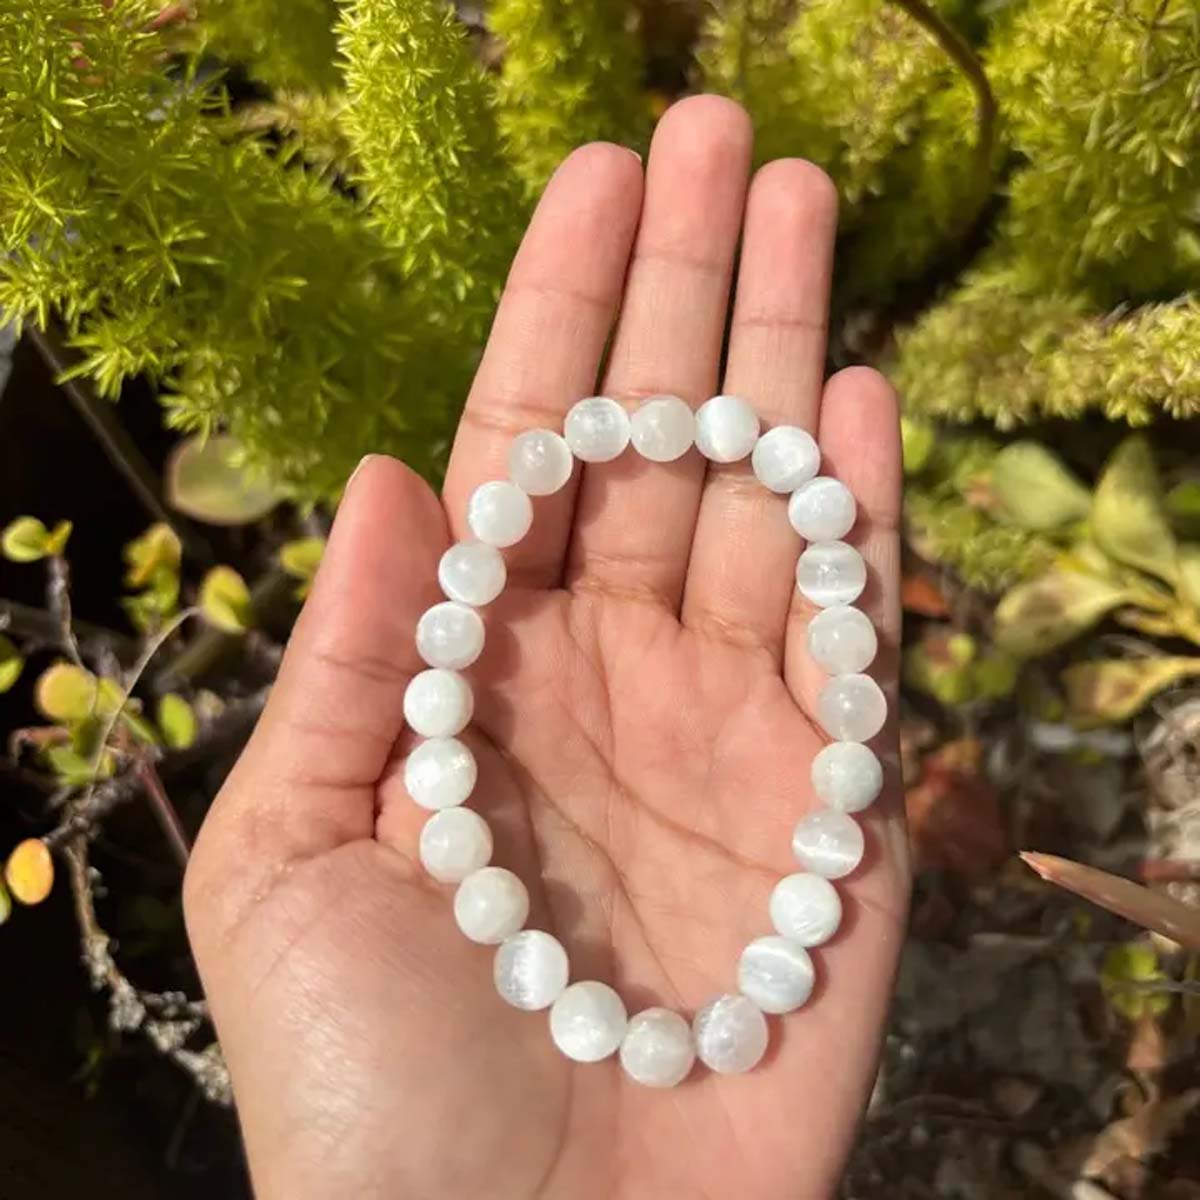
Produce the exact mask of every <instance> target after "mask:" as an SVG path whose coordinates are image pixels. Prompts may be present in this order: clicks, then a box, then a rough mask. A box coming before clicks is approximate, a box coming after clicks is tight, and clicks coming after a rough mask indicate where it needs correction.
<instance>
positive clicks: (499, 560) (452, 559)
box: [438, 542, 508, 608]
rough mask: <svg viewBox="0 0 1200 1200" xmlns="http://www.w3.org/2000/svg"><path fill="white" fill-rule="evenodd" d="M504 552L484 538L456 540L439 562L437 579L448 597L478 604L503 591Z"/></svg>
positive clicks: (487, 602)
mask: <svg viewBox="0 0 1200 1200" xmlns="http://www.w3.org/2000/svg"><path fill="white" fill-rule="evenodd" d="M507 578H508V570H507V568H506V567H505V565H504V555H502V554H501V553H500V551H499V550H497V549H496V547H495V546H488V545H486V544H485V543H484V542H455V543H454V545H453V546H451V547H450V549H449V550H447V551H446V553H445V554H443V555H442V559H441V562H439V563H438V583H439V584H441V587H442V591H443V592H445V593H446V595H447V596H449V597H450V599H451V600H457V601H458V602H459V603H460V604H471V605H474V606H475V607H476V608H480V607H482V606H483V605H485V604H491V602H492V601H493V600H495V598H496V597H497V596H498V595H500V593H501V592H502V591H504V584H505V581H506V579H507Z"/></svg>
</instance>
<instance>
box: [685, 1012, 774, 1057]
mask: <svg viewBox="0 0 1200 1200" xmlns="http://www.w3.org/2000/svg"><path fill="white" fill-rule="evenodd" d="M692 1036H693V1037H694V1038H695V1040H696V1053H697V1054H698V1055H699V1057H700V1061H701V1062H702V1063H704V1065H705V1066H706V1067H709V1068H710V1069H711V1070H713V1071H716V1072H718V1073H719V1074H721V1075H736V1074H739V1073H740V1072H742V1071H749V1070H750V1068H751V1067H753V1066H755V1065H756V1064H757V1063H758V1061H759V1060H760V1059H761V1058H762V1056H763V1055H764V1054H765V1053H766V1052H767V1020H766V1018H765V1017H764V1016H763V1015H762V1010H761V1009H760V1008H759V1007H758V1005H757V1004H755V1003H754V1001H753V1000H749V999H747V998H746V997H745V996H737V995H731V994H727V995H724V996H718V997H717V998H716V999H715V1000H710V1001H709V1002H708V1003H707V1004H706V1005H705V1006H704V1007H703V1008H702V1009H701V1010H700V1011H699V1012H698V1013H697V1014H696V1016H695V1019H694V1020H693V1021H692Z"/></svg>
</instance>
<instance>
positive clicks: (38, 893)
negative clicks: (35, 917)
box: [4, 838, 54, 904]
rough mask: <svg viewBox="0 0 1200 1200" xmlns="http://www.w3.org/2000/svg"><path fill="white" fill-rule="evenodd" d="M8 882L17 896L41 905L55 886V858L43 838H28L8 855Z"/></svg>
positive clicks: (21, 900)
mask: <svg viewBox="0 0 1200 1200" xmlns="http://www.w3.org/2000/svg"><path fill="white" fill-rule="evenodd" d="M4 881H5V882H6V883H7V884H8V890H9V891H10V892H12V895H13V899H15V900H19V901H20V902H21V903H22V904H41V902H42V901H43V900H45V898H46V897H47V896H48V895H50V889H51V888H52V887H53V886H54V859H53V858H51V857H50V850H49V849H48V848H47V846H46V843H45V842H43V841H42V840H41V838H27V839H26V840H25V841H23V842H21V843H20V844H19V845H18V846H17V847H16V848H15V849H14V850H13V852H12V853H11V854H10V855H9V856H8V862H7V863H6V864H5V866H4Z"/></svg>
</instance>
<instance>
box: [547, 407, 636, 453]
mask: <svg viewBox="0 0 1200 1200" xmlns="http://www.w3.org/2000/svg"><path fill="white" fill-rule="evenodd" d="M563 433H564V434H565V435H566V439H567V445H568V446H570V448H571V452H572V453H573V454H574V455H575V457H576V458H577V459H579V461H580V462H588V463H604V462H612V460H613V459H614V458H616V457H617V456H618V455H619V454H621V453H622V451H623V450H624V449H625V447H626V446H628V445H629V436H630V434H629V414H628V413H627V412H626V411H625V410H624V409H623V408H622V407H621V406H620V405H619V404H618V403H617V402H616V401H615V400H610V399H609V398H608V397H607V396H589V397H588V398H587V399H586V400H580V401H579V402H578V403H576V404H573V405H572V406H571V410H570V412H568V413H567V419H566V421H565V422H564V423H563Z"/></svg>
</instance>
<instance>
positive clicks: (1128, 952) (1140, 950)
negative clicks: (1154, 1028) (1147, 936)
mask: <svg viewBox="0 0 1200 1200" xmlns="http://www.w3.org/2000/svg"><path fill="white" fill-rule="evenodd" d="M1166 978H1167V977H1166V975H1165V974H1164V973H1163V971H1162V970H1161V969H1160V968H1159V965H1158V955H1157V954H1156V953H1155V952H1154V947H1153V946H1151V945H1149V944H1148V943H1146V942H1128V943H1126V944H1125V945H1123V946H1114V947H1113V948H1112V949H1111V950H1110V951H1109V952H1108V953H1107V954H1106V955H1105V956H1104V965H1103V967H1102V968H1101V970H1100V986H1101V987H1102V988H1103V989H1104V992H1105V994H1106V995H1107V996H1108V999H1109V1003H1111V1004H1112V1006H1113V1008H1115V1009H1116V1010H1117V1012H1119V1013H1120V1014H1121V1015H1122V1016H1124V1017H1127V1018H1128V1019H1129V1020H1131V1021H1136V1020H1138V1019H1139V1018H1140V1017H1142V1016H1145V1015H1146V1014H1151V1015H1154V1016H1161V1015H1162V1014H1163V1013H1165V1012H1166V1011H1167V1009H1169V1008H1170V1007H1171V997H1170V995H1169V994H1167V993H1165V992H1153V991H1145V990H1142V989H1141V988H1139V987H1137V986H1134V987H1130V986H1129V985H1130V984H1134V985H1138V984H1147V983H1151V984H1152V983H1159V982H1162V981H1164V980H1166Z"/></svg>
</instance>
